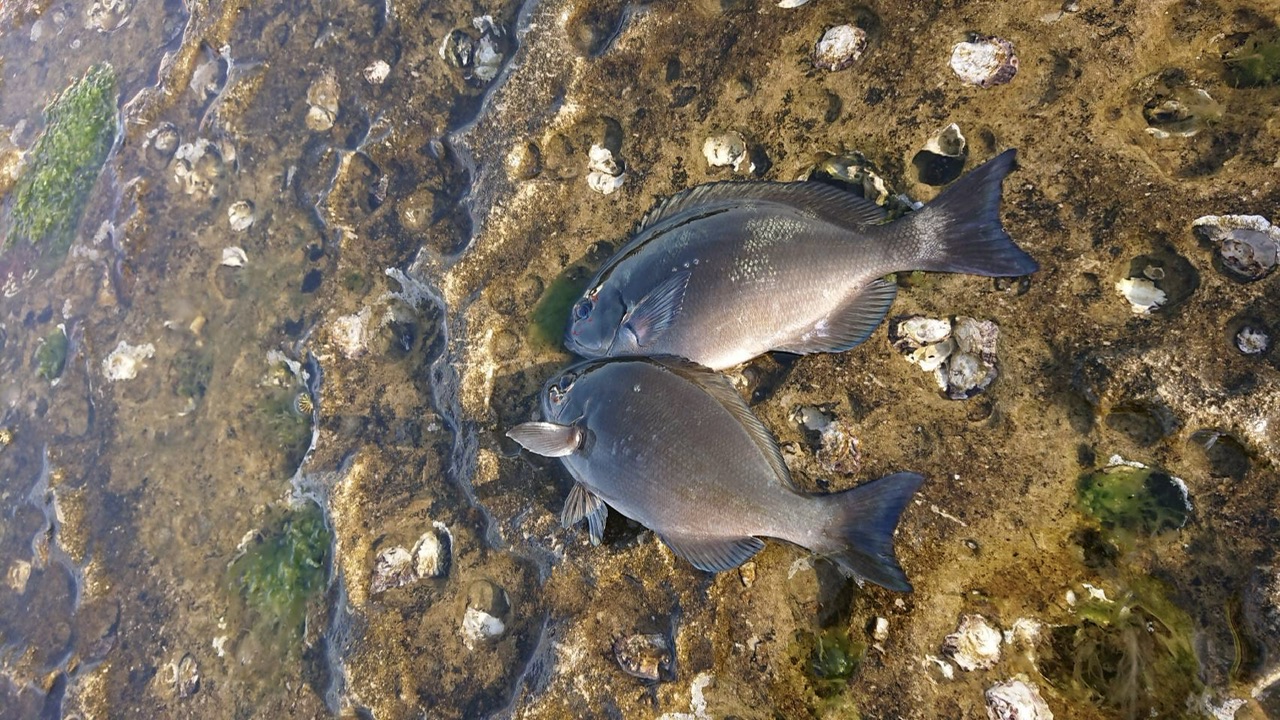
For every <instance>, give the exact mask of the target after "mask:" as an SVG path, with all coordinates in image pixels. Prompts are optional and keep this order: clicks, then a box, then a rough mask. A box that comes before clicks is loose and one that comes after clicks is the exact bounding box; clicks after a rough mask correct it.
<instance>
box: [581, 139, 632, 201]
mask: <svg viewBox="0 0 1280 720" xmlns="http://www.w3.org/2000/svg"><path fill="white" fill-rule="evenodd" d="M588 158H589V160H588V162H587V171H588V172H587V185H588V186H589V187H590V188H591V189H592V190H595V191H596V192H598V193H600V194H601V195H610V194H612V193H613V192H614V191H615V190H617V189H618V188H620V187H622V183H623V181H625V180H626V178H627V174H626V171H625V170H624V169H623V166H622V163H621V161H619V160H618V159H617V158H615V157H614V156H613V153H612V152H611V151H610V150H609V149H608V148H606V147H603V146H601V145H592V146H591V150H590V151H589V152H588Z"/></svg>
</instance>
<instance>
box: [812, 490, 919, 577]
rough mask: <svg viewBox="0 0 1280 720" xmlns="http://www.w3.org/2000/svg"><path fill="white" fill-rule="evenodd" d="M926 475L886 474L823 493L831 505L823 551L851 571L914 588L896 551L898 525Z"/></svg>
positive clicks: (825, 499) (843, 567) (825, 500)
mask: <svg viewBox="0 0 1280 720" xmlns="http://www.w3.org/2000/svg"><path fill="white" fill-rule="evenodd" d="M923 482H924V476H922V475H919V474H917V473H913V472H900V473H894V474H893V475H886V476H885V477H882V478H880V479H879V480H873V481H871V482H869V483H866V484H864V485H859V486H858V487H856V488H853V489H851V490H845V491H844V492H840V493H834V494H832V495H826V496H823V501H824V502H827V503H830V504H831V505H832V512H831V519H830V521H829V522H828V525H827V527H826V528H825V532H824V535H825V536H826V539H827V543H826V545H827V547H825V548H823V547H818V548H811V549H812V550H815V551H817V552H820V553H822V554H824V555H825V556H826V557H827V558H829V559H830V560H832V561H833V562H835V563H836V565H838V566H840V569H841V570H842V571H844V572H845V573H846V574H848V575H855V576H858V577H862V578H865V579H866V580H870V581H871V582H873V583H876V584H877V585H883V586H884V587H886V588H889V589H890V590H896V591H898V592H911V583H910V582H908V581H907V575H906V573H904V572H903V571H902V567H901V566H900V565H898V558H897V557H896V556H895V555H894V553H893V531H894V529H895V528H897V526H898V519H899V518H900V517H901V516H902V510H903V508H905V507H906V505H907V501H908V500H910V499H911V496H912V495H914V494H915V492H916V490H918V489H919V488H920V484H921V483H923Z"/></svg>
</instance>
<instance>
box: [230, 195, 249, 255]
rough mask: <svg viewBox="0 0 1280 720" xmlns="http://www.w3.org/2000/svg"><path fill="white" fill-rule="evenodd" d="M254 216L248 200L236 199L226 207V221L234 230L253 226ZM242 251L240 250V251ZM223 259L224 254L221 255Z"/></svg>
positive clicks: (239, 230)
mask: <svg viewBox="0 0 1280 720" xmlns="http://www.w3.org/2000/svg"><path fill="white" fill-rule="evenodd" d="M255 219H256V217H255V216H254V214H253V203H252V202H250V201H248V200H237V201H236V202H233V203H231V207H229V208H227V222H228V223H229V224H230V225H231V229H232V230H234V231H235V232H244V231H245V230H248V229H249V228H251V227H253V221H254V220H255ZM243 252H244V251H243V250H242V251H241V253H243ZM223 257H224V259H225V255H224V256H223Z"/></svg>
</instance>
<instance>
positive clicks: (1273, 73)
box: [1223, 28, 1280, 87]
mask: <svg viewBox="0 0 1280 720" xmlns="http://www.w3.org/2000/svg"><path fill="white" fill-rule="evenodd" d="M1223 61H1224V62H1225V63H1226V65H1227V79H1228V80H1229V81H1230V82H1231V84H1232V85H1234V86H1236V87H1264V86H1266V85H1274V84H1276V83H1277V82H1280V28H1270V29H1267V30H1259V31H1258V32H1255V33H1253V34H1252V35H1250V36H1249V37H1248V39H1246V40H1245V41H1244V44H1243V45H1241V46H1240V47H1238V48H1236V49H1235V50H1232V51H1231V52H1229V53H1227V56H1226V57H1225V58H1224V59H1223Z"/></svg>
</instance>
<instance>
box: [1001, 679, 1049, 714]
mask: <svg viewBox="0 0 1280 720" xmlns="http://www.w3.org/2000/svg"><path fill="white" fill-rule="evenodd" d="M985 696H986V700H987V718H988V720H1053V712H1052V711H1051V710H1049V705H1048V703H1046V702H1045V701H1044V698H1042V697H1040V690H1039V688H1037V687H1036V686H1035V683H1029V682H1026V681H1025V680H1020V679H1014V680H1006V681H1004V682H1002V683H997V684H995V685H992V686H991V687H989V688H987V691H986V693H985Z"/></svg>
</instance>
